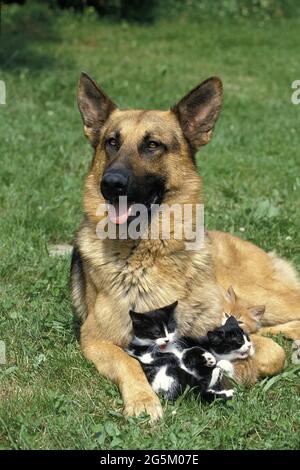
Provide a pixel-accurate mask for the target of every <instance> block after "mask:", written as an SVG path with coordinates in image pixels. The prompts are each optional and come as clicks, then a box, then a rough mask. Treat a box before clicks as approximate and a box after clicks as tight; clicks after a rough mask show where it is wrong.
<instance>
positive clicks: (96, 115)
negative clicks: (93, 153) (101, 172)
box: [77, 72, 116, 147]
mask: <svg viewBox="0 0 300 470" xmlns="http://www.w3.org/2000/svg"><path fill="white" fill-rule="evenodd" d="M77 102H78V108H79V111H80V114H81V117H82V120H83V129H84V134H85V136H86V137H87V138H88V139H89V141H90V144H91V145H92V146H93V147H97V145H98V143H99V138H100V129H101V127H102V126H103V124H104V123H105V121H106V120H107V118H108V116H109V115H110V113H111V112H112V111H113V110H114V109H116V105H115V104H114V103H113V102H112V101H111V99H110V98H109V97H108V96H107V95H106V94H105V93H104V91H102V90H101V89H100V88H99V87H98V85H97V84H96V83H95V82H94V80H92V79H91V78H90V77H89V76H88V75H87V74H86V73H85V72H81V75H80V79H79V83H78V91H77Z"/></svg>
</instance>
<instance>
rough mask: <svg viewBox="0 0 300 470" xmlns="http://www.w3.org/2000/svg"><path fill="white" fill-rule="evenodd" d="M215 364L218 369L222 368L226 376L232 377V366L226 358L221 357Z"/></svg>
mask: <svg viewBox="0 0 300 470" xmlns="http://www.w3.org/2000/svg"><path fill="white" fill-rule="evenodd" d="M217 366H218V367H220V369H222V370H223V371H224V372H225V373H226V375H228V377H233V375H234V367H233V364H231V362H229V361H227V360H226V359H221V361H219V362H218V363H217Z"/></svg>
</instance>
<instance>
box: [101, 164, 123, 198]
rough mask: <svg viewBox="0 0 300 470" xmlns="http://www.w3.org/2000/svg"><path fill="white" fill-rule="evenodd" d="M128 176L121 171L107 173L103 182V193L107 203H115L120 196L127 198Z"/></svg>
mask: <svg viewBox="0 0 300 470" xmlns="http://www.w3.org/2000/svg"><path fill="white" fill-rule="evenodd" d="M128 180H129V178H128V175H126V174H125V173H121V172H120V171H107V172H106V173H105V174H104V175H103V178H102V181H101V192H102V194H103V197H104V198H105V199H106V200H107V201H113V200H114V199H116V198H118V197H119V196H126V194H127V189H128Z"/></svg>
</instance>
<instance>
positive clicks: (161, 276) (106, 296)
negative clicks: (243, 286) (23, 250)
mask: <svg viewBox="0 0 300 470" xmlns="http://www.w3.org/2000/svg"><path fill="white" fill-rule="evenodd" d="M77 243H78V247H79V249H80V252H81V255H82V257H83V261H84V263H86V265H87V266H88V267H87V271H88V273H89V278H90V280H91V281H92V283H93V284H94V286H95V290H96V292H97V293H99V295H101V296H102V300H101V302H98V304H100V305H101V308H98V309H96V311H95V314H96V318H97V321H98V323H99V324H101V326H102V328H101V330H102V331H106V332H107V333H106V336H107V339H110V340H112V339H114V340H116V338H115V337H113V338H112V336H113V335H114V333H113V330H114V331H115V330H118V331H120V332H122V331H123V333H124V334H123V335H122V337H123V339H122V343H123V340H124V338H126V339H125V340H124V342H125V343H126V342H127V341H129V340H130V331H131V323H130V318H129V310H130V309H132V310H136V311H139V312H143V311H149V310H152V309H156V308H160V307H161V306H162V305H168V304H171V303H173V302H175V301H176V300H178V301H179V304H178V308H177V320H178V324H179V328H180V330H181V332H182V333H185V334H191V333H194V334H200V333H204V332H205V331H206V330H207V329H208V328H210V327H211V326H215V325H216V324H217V323H218V321H219V314H221V307H220V306H219V291H218V289H217V287H216V284H215V280H214V277H213V273H212V268H211V257H210V250H209V245H208V244H207V243H205V244H204V246H203V247H202V248H201V249H200V250H199V251H198V252H194V251H189V250H184V249H182V250H180V251H174V252H172V250H170V246H169V245H166V244H165V243H163V242H162V241H160V240H156V241H153V240H152V241H146V240H145V241H142V242H140V243H139V244H138V245H134V243H127V241H126V242H125V243H123V241H118V240H115V241H111V240H104V241H103V240H99V239H98V238H97V236H96V234H95V232H94V231H93V229H92V227H90V226H89V225H86V226H84V227H82V229H81V231H80V232H79V234H78V238H77ZM204 286H205V287H204ZM213 310H215V311H214V314H213V315H212V312H213ZM200 316H201V320H200ZM112 325H113V327H112ZM191 330H195V331H191Z"/></svg>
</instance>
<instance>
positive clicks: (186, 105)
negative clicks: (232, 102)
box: [171, 77, 223, 150]
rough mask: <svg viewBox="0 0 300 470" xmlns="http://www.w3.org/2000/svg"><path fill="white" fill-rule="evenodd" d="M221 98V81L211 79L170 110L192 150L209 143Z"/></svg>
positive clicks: (215, 78) (218, 112)
mask: <svg viewBox="0 0 300 470" xmlns="http://www.w3.org/2000/svg"><path fill="white" fill-rule="evenodd" d="M222 98H223V91H222V82H221V80H220V79H219V78H218V77H211V78H208V79H207V80H205V81H204V82H202V83H201V84H200V85H198V86H197V87H196V88H194V89H193V90H192V91H190V93H188V94H187V95H186V96H184V98H182V99H181V100H180V101H179V103H177V104H176V105H175V106H173V108H172V109H171V111H173V113H175V115H176V117H177V119H178V121H179V123H180V125H181V128H182V130H183V133H184V136H185V138H186V139H187V140H188V142H189V143H190V145H191V146H192V148H193V149H194V150H198V148H199V147H201V146H202V145H205V144H207V143H208V142H209V141H210V138H211V135H212V131H213V128H214V125H215V123H216V120H217V119H218V116H219V114H220V109H221V104H222Z"/></svg>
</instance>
